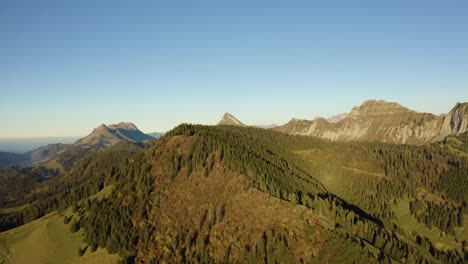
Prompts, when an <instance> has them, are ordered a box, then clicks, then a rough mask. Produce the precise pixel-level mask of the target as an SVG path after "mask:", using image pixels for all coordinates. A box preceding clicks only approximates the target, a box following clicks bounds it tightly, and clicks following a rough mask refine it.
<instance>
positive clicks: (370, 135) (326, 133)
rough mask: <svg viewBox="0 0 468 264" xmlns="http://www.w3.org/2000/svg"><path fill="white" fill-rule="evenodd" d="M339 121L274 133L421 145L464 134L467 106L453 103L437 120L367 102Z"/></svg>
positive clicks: (293, 124)
mask: <svg viewBox="0 0 468 264" xmlns="http://www.w3.org/2000/svg"><path fill="white" fill-rule="evenodd" d="M341 117H342V119H341V120H339V118H333V119H332V120H326V119H324V118H317V119H315V120H312V121H311V120H301V119H292V120H291V121H290V122H288V123H287V124H285V125H283V126H279V127H276V128H274V129H275V130H277V131H280V132H283V133H288V134H295V135H310V136H317V137H321V138H326V139H331V140H342V141H352V140H358V141H381V142H389V143H404V144H425V143H431V142H436V141H441V140H443V139H444V138H445V137H447V136H449V135H458V134H460V133H463V132H465V131H467V130H468V103H457V104H456V105H455V107H454V108H453V109H452V110H451V111H450V112H449V113H448V114H446V115H439V116H437V115H434V114H430V113H419V112H416V111H413V110H410V109H408V108H406V107H403V106H401V105H399V104H397V103H393V102H386V101H382V100H369V101H365V102H364V103H363V104H362V105H361V106H357V107H354V108H353V109H352V110H351V112H350V113H349V114H347V115H342V116H341Z"/></svg>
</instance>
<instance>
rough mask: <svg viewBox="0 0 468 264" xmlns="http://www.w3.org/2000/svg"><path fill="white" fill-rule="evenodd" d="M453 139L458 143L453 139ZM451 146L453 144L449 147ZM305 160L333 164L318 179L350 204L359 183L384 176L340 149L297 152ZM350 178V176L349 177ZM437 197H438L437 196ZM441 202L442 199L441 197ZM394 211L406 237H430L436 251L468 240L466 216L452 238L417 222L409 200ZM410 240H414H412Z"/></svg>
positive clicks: (365, 162)
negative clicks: (350, 172) (340, 171)
mask: <svg viewBox="0 0 468 264" xmlns="http://www.w3.org/2000/svg"><path fill="white" fill-rule="evenodd" d="M452 140H457V139H456V138H452ZM448 146H449V147H451V145H448ZM295 153H297V154H298V155H300V156H301V157H302V158H304V160H306V161H308V162H309V163H310V164H311V166H312V167H313V168H317V167H320V166H322V167H323V166H324V164H331V165H328V166H325V169H323V170H320V169H317V170H316V171H317V172H318V174H316V176H317V178H318V179H319V180H320V181H321V182H322V183H323V184H324V185H325V186H326V188H327V189H328V190H330V191H331V192H333V193H335V194H337V195H339V196H341V197H343V198H345V199H346V200H348V201H354V200H355V199H356V198H357V197H356V193H354V192H353V186H355V185H356V184H359V181H361V180H362V181H363V182H364V181H365V180H366V179H368V178H369V177H377V179H378V178H381V177H385V176H384V174H383V172H382V171H381V169H380V168H378V166H377V165H376V164H373V163H372V162H371V161H369V160H360V158H359V157H358V156H356V155H355V154H353V153H347V152H343V151H342V150H340V149H334V148H329V149H321V150H318V149H307V150H301V151H296V152H295ZM334 167H335V168H336V167H339V168H341V169H344V170H352V171H353V172H354V173H353V174H352V175H354V176H355V177H354V179H353V180H351V182H350V179H346V177H344V176H343V175H341V174H340V173H338V172H336V171H335V170H334V169H333V168H334ZM350 175H351V174H350ZM350 175H349V176H350ZM371 192H372V190H368V193H371ZM436 198H438V197H436ZM438 199H440V198H438ZM391 210H392V211H393V212H394V213H395V216H396V219H395V221H394V222H395V223H396V224H397V225H398V226H399V227H401V228H402V230H403V231H404V232H405V237H411V236H409V234H410V233H411V232H416V233H417V234H419V235H421V236H422V237H427V238H429V239H430V240H431V241H432V242H433V243H434V245H435V246H436V248H438V249H444V250H446V249H452V250H453V249H457V250H458V249H459V248H460V243H459V242H458V243H457V242H456V241H457V240H458V241H462V240H464V239H467V238H468V228H466V222H467V221H466V218H467V217H468V216H466V215H465V221H464V222H465V225H464V226H463V227H457V228H456V229H455V230H456V238H457V240H456V238H455V237H454V236H452V235H447V234H442V232H441V231H440V230H438V229H437V228H432V229H429V228H428V227H427V226H425V225H424V224H422V223H418V221H417V220H416V218H415V217H414V216H412V215H411V213H410V209H409V201H408V199H404V200H401V201H399V202H398V204H397V206H392V208H391ZM410 240H411V239H410Z"/></svg>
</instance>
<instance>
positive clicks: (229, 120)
mask: <svg viewBox="0 0 468 264" xmlns="http://www.w3.org/2000/svg"><path fill="white" fill-rule="evenodd" d="M217 125H229V126H246V125H245V124H244V123H242V122H241V121H239V120H238V119H237V118H236V117H234V116H233V115H231V114H230V113H227V112H226V113H224V115H223V117H222V118H221V120H220V121H219V122H218V124H217Z"/></svg>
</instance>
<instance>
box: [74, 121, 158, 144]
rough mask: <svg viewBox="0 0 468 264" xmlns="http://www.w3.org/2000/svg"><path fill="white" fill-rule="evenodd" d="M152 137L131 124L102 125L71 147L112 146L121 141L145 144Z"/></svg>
mask: <svg viewBox="0 0 468 264" xmlns="http://www.w3.org/2000/svg"><path fill="white" fill-rule="evenodd" d="M152 138H153V137H151V136H148V135H146V134H145V133H143V132H141V131H140V130H139V129H138V128H137V127H136V126H135V125H134V124H133V123H130V122H127V123H125V122H120V123H118V124H112V125H109V126H106V125H105V124H102V125H100V126H98V127H97V128H95V129H94V130H93V132H91V134H89V135H88V136H86V137H84V138H82V139H80V140H78V141H76V142H75V143H74V144H73V145H93V146H94V145H97V146H105V147H108V146H112V145H114V144H116V143H118V142H120V141H122V140H127V141H130V142H145V141H147V140H150V139H152Z"/></svg>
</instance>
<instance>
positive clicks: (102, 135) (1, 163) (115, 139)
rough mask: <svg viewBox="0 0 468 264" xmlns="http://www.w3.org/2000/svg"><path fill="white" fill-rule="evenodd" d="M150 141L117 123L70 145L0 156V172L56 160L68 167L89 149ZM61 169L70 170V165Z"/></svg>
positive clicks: (144, 135)
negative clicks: (66, 168) (13, 167)
mask: <svg viewBox="0 0 468 264" xmlns="http://www.w3.org/2000/svg"><path fill="white" fill-rule="evenodd" d="M154 138H155V137H152V136H150V135H147V134H145V133H143V132H141V131H140V130H139V129H138V128H137V127H136V126H135V125H134V124H133V123H130V122H120V123H118V124H112V125H108V126H106V125H105V124H102V125H100V126H98V127H97V128H95V129H94V130H93V131H92V132H91V133H90V134H89V135H88V136H86V137H84V138H81V139H78V140H77V141H75V142H74V143H72V144H60V143H59V144H48V145H46V146H42V147H39V148H37V149H34V150H31V151H28V152H26V153H24V154H14V153H9V152H0V168H1V167H5V166H10V165H21V166H31V165H37V164H44V163H47V162H50V161H53V160H57V159H59V158H61V160H63V161H62V162H66V163H70V164H72V163H73V160H75V159H77V158H78V157H81V156H83V155H85V154H86V153H88V152H89V151H91V150H93V149H102V148H108V147H111V146H113V145H115V144H117V143H119V142H122V141H129V142H133V143H143V142H146V141H148V140H151V139H154ZM59 163H60V162H59ZM62 165H64V164H62ZM65 167H70V165H68V166H65Z"/></svg>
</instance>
